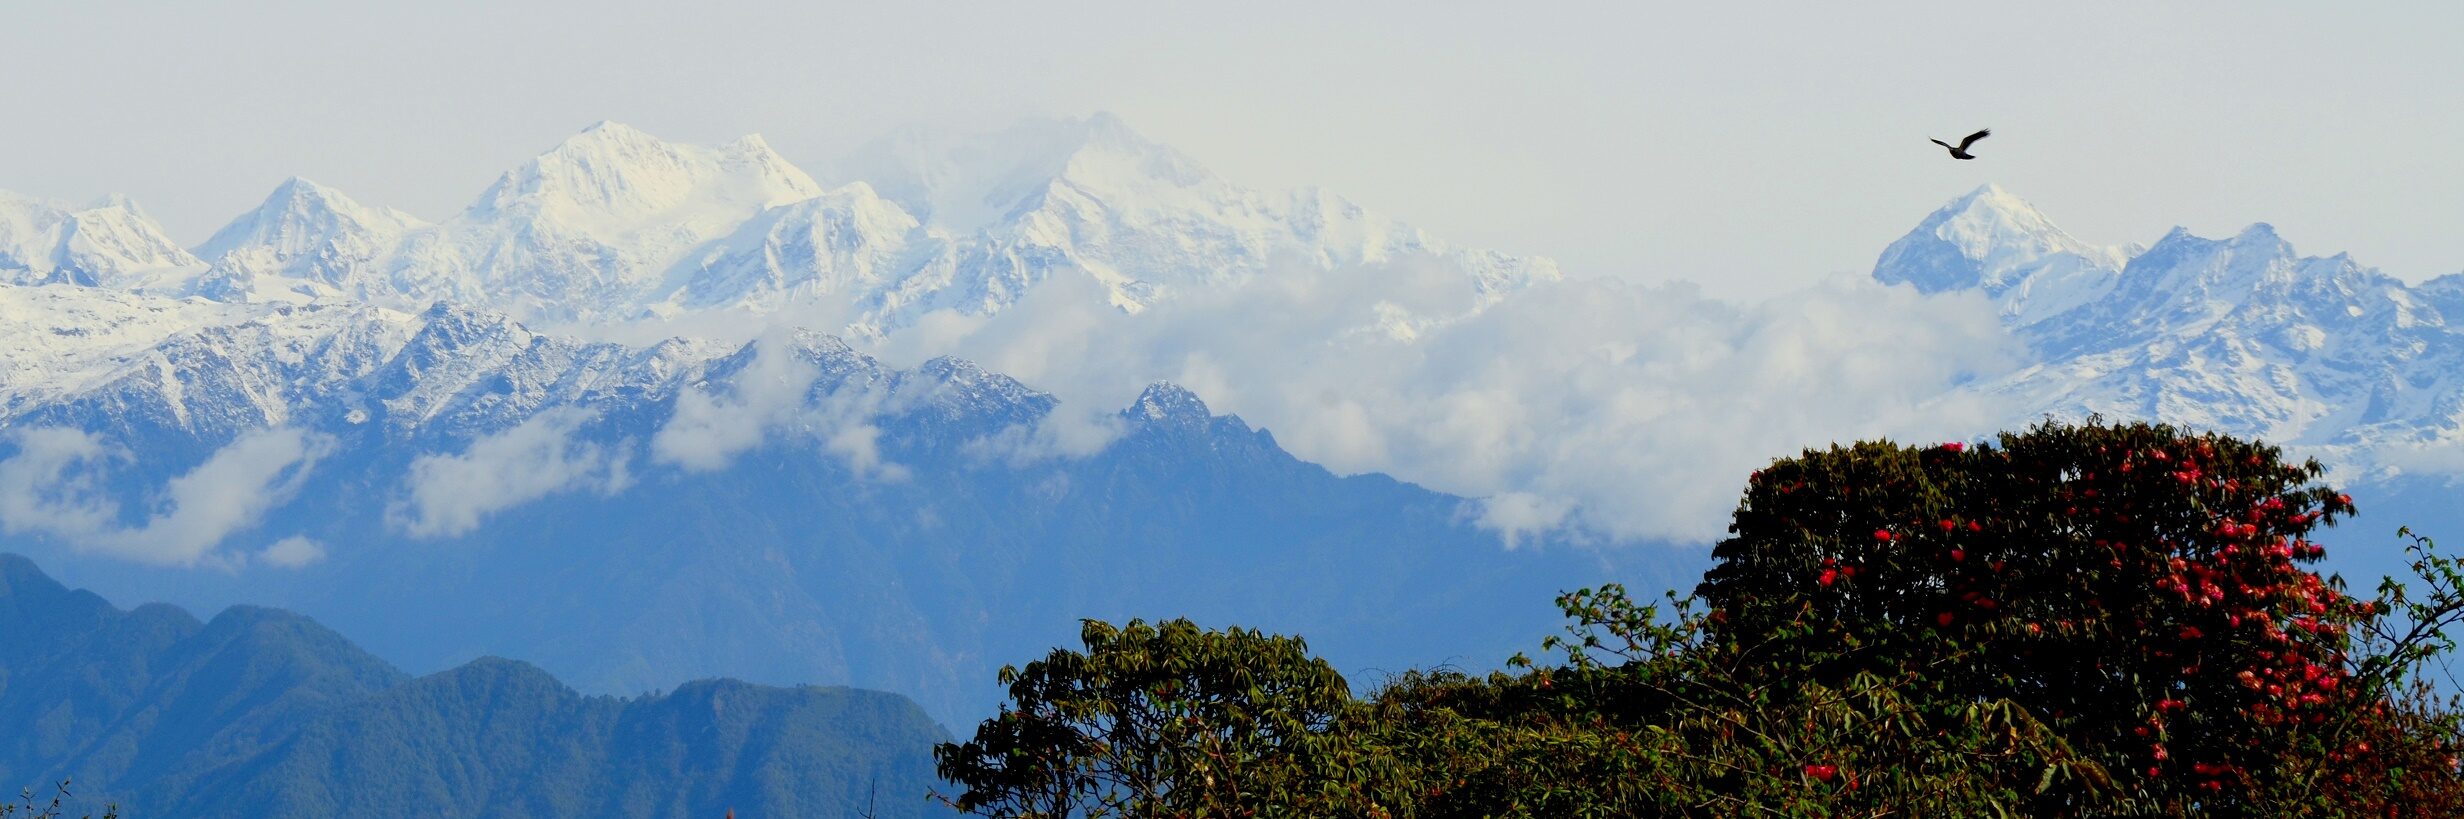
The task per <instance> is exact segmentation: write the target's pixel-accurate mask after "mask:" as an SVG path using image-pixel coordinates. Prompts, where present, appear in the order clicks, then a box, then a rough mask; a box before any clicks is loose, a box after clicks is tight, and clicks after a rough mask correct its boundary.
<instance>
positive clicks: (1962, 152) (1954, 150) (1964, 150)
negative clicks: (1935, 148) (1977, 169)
mask: <svg viewBox="0 0 2464 819" xmlns="http://www.w3.org/2000/svg"><path fill="white" fill-rule="evenodd" d="M1989 136H1993V129H1991V128H1987V129H1985V130H1982V131H1978V132H1976V133H1973V134H1969V135H1968V138H1967V139H1963V140H1960V141H1959V144H1958V145H1952V144H1950V143H1948V142H1944V141H1942V140H1939V139H1932V140H1926V141H1928V142H1932V143H1933V144H1936V145H1940V146H1942V147H1944V148H1949V149H1950V150H1951V158H1952V159H1975V158H1976V155H1975V154H1971V153H1968V146H1970V145H1974V144H1976V141H1977V140H1980V139H1984V138H1986V137H1989Z"/></svg>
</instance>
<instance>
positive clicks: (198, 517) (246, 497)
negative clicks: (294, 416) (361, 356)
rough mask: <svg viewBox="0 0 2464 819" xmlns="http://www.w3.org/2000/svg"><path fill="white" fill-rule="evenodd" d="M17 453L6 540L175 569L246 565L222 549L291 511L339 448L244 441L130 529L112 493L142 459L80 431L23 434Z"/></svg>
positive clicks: (9, 478) (0, 471)
mask: <svg viewBox="0 0 2464 819" xmlns="http://www.w3.org/2000/svg"><path fill="white" fill-rule="evenodd" d="M15 444H16V449H17V452H16V454H15V455H13V456H11V457H10V458H9V459H8V460H6V461H0V530H5V531H7V532H9V533H11V534H19V533H41V534H46V535H50V536H53V537H57V538H60V539H61V540H63V541H65V542H67V543H68V544H69V545H70V546H71V547H72V548H76V549H79V550H84V551H93V552H100V553H103V554H108V555H111V556H114V557H119V558H122V559H126V560H132V561H136V562H140V563H151V564H157V565H169V566H194V565H200V564H232V565H235V564H236V561H238V560H241V559H244V558H239V557H234V556H231V555H226V554H223V553H221V552H219V551H218V550H217V548H216V547H218V546H220V545H221V543H222V542H223V540H224V539H225V538H228V537H230V536H231V535H232V534H234V533H237V532H239V531H242V530H245V529H247V528H248V527H250V526H253V525H255V524H256V523H257V521H258V520H259V519H260V518H262V517H263V516H264V515H265V512H266V511H267V510H269V509H272V508H273V507H275V506H277V505H280V504H282V503H284V502H286V501H288V500H289V499H290V498H291V496H292V494H293V493H295V492H296V491H297V490H298V488H299V485H300V482H301V481H303V480H305V479H306V477H307V475H308V472H309V470H310V469H312V468H314V467H315V465H316V462H317V461H318V460H320V459H322V458H324V457H325V456H326V455H327V454H329V453H330V452H331V451H332V447H333V442H332V441H331V439H328V438H326V437H324V436H320V435H312V434H309V433H305V432H302V431H299V430H295V429H270V430H261V431H257V432H251V433H248V434H246V435H242V436H240V437H239V438H238V439H236V440H233V441H232V442H231V443H230V444H229V445H226V446H224V447H223V448H222V449H220V450H218V451H216V452H215V453H214V454H213V455H212V456H210V457H208V458H206V460H205V462H204V463H201V464H198V465H197V467H196V468H194V469H191V470H189V471H188V472H187V473H185V474H182V475H180V476H179V477H176V478H172V479H171V480H170V481H168V482H167V483H165V484H164V486H163V490H162V492H161V493H160V498H159V500H158V501H157V503H156V506H157V509H158V511H156V512H154V513H153V514H152V515H150V516H147V517H146V518H145V519H144V520H143V521H142V522H140V523H136V524H134V525H130V524H128V523H125V522H124V520H125V516H124V515H123V513H122V509H121V507H120V505H119V503H118V502H117V501H114V500H112V499H111V497H110V496H109V495H108V494H107V491H106V489H105V487H104V483H105V477H106V475H105V472H106V470H107V469H108V468H109V467H110V465H111V464H113V463H115V462H126V461H133V460H135V458H136V456H135V455H134V454H132V453H130V452H128V451H127V450H124V449H120V448H116V447H112V446H108V445H106V444H105V443H104V442H103V440H102V439H101V438H99V437H97V436H95V435H93V434H92V433H88V432H83V431H79V430H73V429H60V428H42V429H28V430H22V431H20V432H18V433H16V435H15ZM291 553H296V552H295V550H294V551H293V552H286V554H291Z"/></svg>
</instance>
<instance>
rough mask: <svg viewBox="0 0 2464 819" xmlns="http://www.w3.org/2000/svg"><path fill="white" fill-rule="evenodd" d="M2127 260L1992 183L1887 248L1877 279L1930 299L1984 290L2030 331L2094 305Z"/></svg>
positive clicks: (1877, 263) (1936, 213)
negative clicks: (2029, 326)
mask: <svg viewBox="0 0 2464 819" xmlns="http://www.w3.org/2000/svg"><path fill="white" fill-rule="evenodd" d="M2128 258H2129V255H2128V253H2127V252H2126V251H2125V250H2123V249H2121V248H2115V247H2099V246H2095V245H2090V244H2088V243H2086V242H2082V241H2080V240H2078V239H2077V238H2074V237H2072V236H2071V235H2070V234H2069V233H2067V232H2065V231H2063V230H2062V228H2061V227H2059V226H2057V225H2055V224H2054V223H2053V220H2051V219H2048V218H2046V217H2045V215H2044V214H2043V213H2042V212H2040V211H2038V210H2037V209H2036V207H2035V206H2034V205H2030V204H2028V202H2027V201H2026V200H2023V199H2020V198H2019V197H2017V196H2015V195H2012V194H2011V193H2010V192H2009V191H2006V190H2003V189H2002V187H2001V186H1999V185H1994V184H1986V185H1984V186H1981V187H1978V188H1977V189H1976V190H1973V191H1970V192H1968V193H1967V194H1966V195H1964V196H1961V197H1959V198H1957V199H1953V200H1951V202H1950V203H1949V204H1946V205H1943V206H1942V207H1941V208H1940V209H1937V210H1935V211H1934V212H1933V213H1932V214H1930V215H1928V216H1926V217H1925V220H1924V221H1922V222H1919V223H1918V224H1917V226H1916V229H1914V230H1911V231H1909V232H1908V234H1907V235H1906V236H1902V237H1900V239H1899V240H1898V241H1895V242H1892V243H1891V245H1890V246H1889V247H1887V248H1884V249H1883V251H1882V257H1881V258H1880V259H1878V260H1877V261H1875V263H1874V278H1875V279H1876V280H1878V281H1880V282H1882V283H1884V284H1908V285H1911V286H1914V287H1915V288H1916V289H1917V290H1919V291H1921V292H1926V293H1940V292H1946V291H1956V290H1981V291H1984V293H1985V294H1986V295H1987V296H1991V297H1993V298H1994V299H1995V300H1996V301H1998V302H2000V304H2001V306H2002V313H2003V315H2004V316H2005V317H2006V318H2010V319H2014V320H2017V321H2018V322H2019V323H2021V324H2029V323H2034V322H2036V321H2041V320H2043V319H2045V318H2048V317H2051V316H2053V315H2055V314H2058V313H2061V312H2062V311H2064V310H2068V309H2071V308H2073V307H2077V306H2079V305H2082V304H2086V303H2088V302H2091V301H2094V300H2095V299H2096V298H2098V297H2099V296H2101V295H2103V293H2104V292H2105V291H2106V290H2108V289H2110V288H2111V287H2112V285H2113V281H2114V279H2115V277H2116V275H2117V274H2119V273H2120V271H2121V268H2122V264H2123V263H2124V262H2125V261H2127V260H2128Z"/></svg>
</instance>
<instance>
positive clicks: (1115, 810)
mask: <svg viewBox="0 0 2464 819" xmlns="http://www.w3.org/2000/svg"><path fill="white" fill-rule="evenodd" d="M1082 640H1083V642H1084V644H1085V647H1086V650H1085V651H1084V652H1083V653H1081V652H1077V651H1070V650H1067V649H1055V650H1054V651H1053V652H1052V653H1051V654H1050V655H1049V656H1047V657H1045V658H1044V659H1042V660H1039V661H1036V662H1032V663H1028V664H1027V667H1026V668H1025V669H1023V670H1021V669H1017V668H1004V669H1002V671H1001V680H1002V682H1004V683H1006V684H1008V686H1009V696H1010V702H1009V704H1008V705H1007V706H1005V707H1003V709H1002V711H1001V714H1000V715H999V716H997V717H994V718H993V719H990V720H986V721H985V722H984V724H983V725H982V726H981V727H979V728H978V729H976V733H975V737H974V739H972V740H970V741H967V742H965V743H958V744H947V745H943V746H941V747H939V748H937V749H935V750H934V756H935V757H936V758H937V759H938V760H939V761H940V769H941V774H942V776H944V777H946V778H948V779H949V780H951V781H952V782H955V783H957V784H958V785H959V786H960V787H962V788H964V791H963V792H961V793H960V794H959V795H958V796H957V797H956V798H955V799H953V800H951V802H952V804H953V805H955V806H956V807H958V808H960V809H961V810H967V811H972V812H976V813H981V814H983V815H986V816H996V817H1073V816H1087V817H1118V816H1192V817H1196V816H1249V815H1256V814H1258V813H1261V812H1272V811H1274V810H1275V809H1277V808H1278V807H1280V806H1289V805H1297V804H1311V805H1321V806H1323V805H1335V804H1343V803H1345V802H1347V801H1348V800H1350V799H1351V798H1352V797H1353V796H1355V795H1358V794H1359V793H1360V792H1361V791H1362V789H1363V787H1364V780H1366V779H1368V778H1369V776H1370V774H1371V773H1372V771H1369V770H1364V769H1363V768H1362V767H1361V766H1359V765H1357V764H1355V763H1357V762H1359V761H1360V760H1358V759H1355V758H1353V757H1352V756H1350V755H1348V754H1347V753H1346V752H1345V751H1346V749H1345V748H1344V739H1343V733H1342V732H1340V731H1337V730H1335V729H1336V727H1337V726H1336V725H1335V720H1336V718H1337V717H1338V716H1339V715H1340V714H1342V713H1343V711H1344V710H1345V709H1346V708H1347V707H1349V706H1350V705H1351V694H1350V690H1349V689H1348V688H1347V687H1346V686H1345V684H1344V681H1343V676H1342V675H1340V674H1337V673H1336V672H1335V670H1334V668H1333V667H1331V666H1328V665H1327V664H1326V661H1324V660H1320V659H1317V658H1314V657H1311V656H1309V654H1308V647H1307V646H1306V645H1305V644H1303V643H1302V642H1301V641H1300V640H1299V639H1297V638H1290V637H1279V636H1268V635H1265V634H1261V633H1259V632H1256V631H1250V630H1243V629H1238V628H1235V629H1231V630H1228V631H1209V630H1206V629H1201V628H1199V627H1198V626H1197V625H1195V624H1193V623H1191V622H1189V621H1188V620H1172V621H1167V622H1164V623H1160V624H1156V625H1152V626H1150V625H1148V624H1146V623H1144V622H1141V621H1136V620H1132V621H1130V622H1129V624H1128V625H1126V626H1122V627H1119V628H1115V627H1113V626H1111V625H1109V624H1106V623H1102V622H1097V621H1092V620H1090V621H1087V623H1086V624H1085V629H1084V631H1083V635H1082Z"/></svg>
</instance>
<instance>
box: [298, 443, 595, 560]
mask: <svg viewBox="0 0 2464 819" xmlns="http://www.w3.org/2000/svg"><path fill="white" fill-rule="evenodd" d="M596 417H597V414H596V413H594V412H591V411H589V410H585V409H580V408H576V407H557V408H553V409H549V410H547V411H545V412H541V413H539V414H538V415H534V416H531V417H530V418H529V419H528V420H525V421H523V422H522V423H520V424H517V425H515V426H514V427H513V428H512V429H508V430H505V431H503V432H498V433H494V434H490V435H486V436H482V437H480V438H479V439H478V440H476V441H472V442H471V445H470V447H469V448H468V449H465V450H463V452H462V453H461V454H458V455H424V456H421V457H420V458H419V459H417V460H415V461H412V462H411V468H410V474H409V475H408V476H407V480H406V481H405V484H406V493H407V496H406V497H405V498H404V500H403V501H402V502H401V503H400V504H399V505H397V506H396V507H395V509H394V510H393V512H394V514H393V515H392V517H393V519H394V522H395V525H397V526H399V527H401V528H402V529H403V530H404V531H407V532H409V533H411V534H412V535H415V536H419V537H437V536H447V537H450V536H453V535H459V534H462V533H464V532H468V531H470V530H472V529H475V528H478V527H479V524H480V522H481V521H483V520H485V519H486V518H487V516H489V515H492V514H495V513H497V512H499V511H503V510H505V509H509V508H512V507H514V506H518V505H521V504H525V503H529V502H531V501H535V500H538V499H540V498H544V497H547V496H549V495H552V494H556V493H559V492H566V491H572V490H576V489H591V490H595V491H598V492H600V493H602V494H611V495H612V494H615V493H617V492H622V491H624V489H625V487H628V486H631V485H632V483H633V479H632V475H631V472H630V470H629V469H628V458H627V456H626V454H625V451H624V450H625V447H624V445H622V444H618V445H614V446H603V445H600V444H594V443H588V442H583V441H579V440H577V439H576V438H575V437H574V433H575V432H576V431H578V430H580V429H581V427H582V425H584V424H587V423H589V422H590V421H591V420H593V419H594V418H596ZM277 545H278V546H279V545H280V544H277ZM267 556H268V558H269V559H270V558H271V557H272V555H271V554H270V552H269V554H268V555H267Z"/></svg>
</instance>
